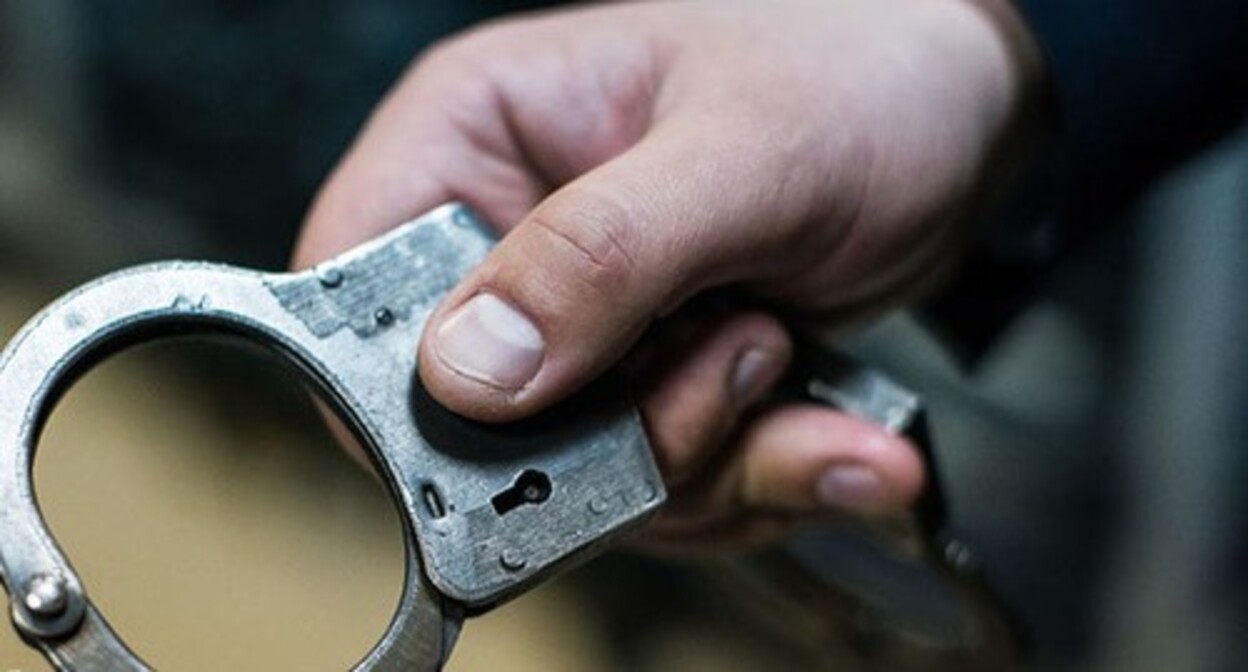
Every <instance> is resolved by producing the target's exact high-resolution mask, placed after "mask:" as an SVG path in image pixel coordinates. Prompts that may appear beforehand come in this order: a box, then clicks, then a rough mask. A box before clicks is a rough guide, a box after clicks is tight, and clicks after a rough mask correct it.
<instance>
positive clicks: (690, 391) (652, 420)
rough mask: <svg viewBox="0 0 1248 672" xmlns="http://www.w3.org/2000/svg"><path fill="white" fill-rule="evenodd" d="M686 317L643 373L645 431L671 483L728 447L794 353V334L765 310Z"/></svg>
mask: <svg viewBox="0 0 1248 672" xmlns="http://www.w3.org/2000/svg"><path fill="white" fill-rule="evenodd" d="M684 319H685V320H687V322H688V323H689V324H687V325H682V327H683V328H678V329H677V331H678V336H676V337H669V338H661V339H659V340H658V341H657V342H656V343H653V344H651V346H650V347H653V348H658V349H659V350H660V351H659V352H657V353H655V354H654V356H652V357H651V359H650V361H649V362H648V363H647V365H646V370H645V371H642V372H641V373H640V377H641V379H642V386H641V392H640V400H639V405H640V407H641V411H642V417H643V418H644V420H645V423H646V430H647V435H648V436H649V437H650V444H651V447H652V449H653V450H654V453H655V456H656V458H657V459H658V462H659V467H660V469H661V470H662V471H663V476H664V480H665V481H666V482H667V483H668V485H669V486H672V487H679V485H680V484H681V483H682V482H683V481H685V480H686V479H687V478H689V476H690V475H691V474H693V473H694V472H696V471H697V470H698V469H699V468H700V467H701V466H702V465H704V464H705V463H707V462H708V460H710V459H711V457H712V456H713V455H714V454H715V453H716V452H717V451H719V450H720V449H721V448H722V447H723V446H724V444H725V442H726V441H727V440H728V439H729V437H730V436H731V435H732V434H733V432H735V431H736V428H737V423H738V421H739V419H740V418H741V416H742V414H743V413H745V412H747V410H748V409H749V408H750V407H751V406H752V405H753V404H755V403H757V402H758V401H759V400H761V399H762V398H763V397H764V395H766V394H767V393H768V392H769V391H770V390H771V388H772V386H773V385H774V384H775V383H776V381H778V380H779V379H780V377H781V376H782V375H783V374H784V371H785V369H786V368H787V367H788V364H789V359H790V357H791V354H792V343H791V342H790V339H789V336H788V334H787V333H786V332H785V330H784V328H783V327H781V326H780V324H779V323H778V322H777V321H776V320H775V318H773V317H771V316H769V315H767V314H765V313H761V312H748V313H736V314H729V315H720V316H718V317H708V318H703V317H702V316H699V315H694V316H688V317H685V318H684ZM690 332H691V333H690ZM647 340H649V339H647Z"/></svg>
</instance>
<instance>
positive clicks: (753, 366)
mask: <svg viewBox="0 0 1248 672" xmlns="http://www.w3.org/2000/svg"><path fill="white" fill-rule="evenodd" d="M774 364H775V355H773V354H772V353H770V352H768V351H766V350H763V349H762V348H751V349H750V350H746V351H745V353H744V354H742V355H741V356H740V357H739V358H738V359H737V364H736V368H735V369H733V371H732V397H733V400H734V401H736V404H737V407H738V408H744V407H746V406H749V405H750V404H752V403H754V402H756V401H758V400H759V399H760V398H761V397H762V396H763V394H764V393H765V392H766V391H767V387H768V386H769V385H770V384H771V383H772V382H773V380H772V378H774V377H775V366H774Z"/></svg>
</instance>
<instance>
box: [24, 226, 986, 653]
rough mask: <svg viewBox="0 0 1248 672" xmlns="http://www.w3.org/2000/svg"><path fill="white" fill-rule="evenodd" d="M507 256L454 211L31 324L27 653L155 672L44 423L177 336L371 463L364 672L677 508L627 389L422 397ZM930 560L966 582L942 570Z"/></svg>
mask: <svg viewBox="0 0 1248 672" xmlns="http://www.w3.org/2000/svg"><path fill="white" fill-rule="evenodd" d="M493 243H494V236H493V234H492V233H491V231H490V229H489V227H487V226H486V225H485V224H484V223H483V222H481V221H480V220H479V219H478V218H477V217H476V216H475V215H474V214H473V213H472V212H471V211H470V210H469V209H468V208H466V207H464V206H462V205H458V204H450V205H445V206H442V207H440V208H437V209H435V210H433V211H431V212H429V213H427V214H425V215H423V216H421V217H419V218H417V219H415V220H413V221H411V222H409V223H407V224H404V225H403V226H401V227H398V228H396V229H394V230H392V231H390V232H388V233H386V234H384V235H382V236H381V237H379V238H377V239H375V240H373V241H371V242H368V243H365V244H363V245H361V246H360V247H357V248H356V249H354V250H351V251H349V252H347V253H345V254H343V255H341V256H339V257H337V258H335V259H333V260H331V261H327V262H325V263H323V264H320V265H319V266H317V267H315V268H313V269H309V270H305V271H301V272H295V273H264V272H257V271H251V270H244V269H239V268H234V267H231V266H226V265H220V264H212V263H202V262H177V261H175V262H161V263H154V264H148V265H144V266H139V267H135V268H132V269H128V270H123V271H120V272H116V273H113V274H110V275H107V276H105V277H102V278H100V279H98V280H95V281H93V282H90V283H88V284H86V285H84V286H82V287H80V288H78V289H75V290H73V291H71V292H70V293H69V294H67V295H66V296H64V297H62V298H61V299H59V300H58V301H56V302H55V303H53V304H52V305H50V306H49V307H47V308H45V309H44V310H43V311H42V312H40V313H39V314H38V315H37V316H35V317H34V318H33V319H32V320H31V321H30V322H29V323H28V324H27V325H26V326H25V327H24V328H23V329H22V330H21V331H20V332H19V333H18V334H17V335H16V336H15V337H14V338H13V339H12V341H11V342H10V343H9V345H8V347H7V348H6V349H5V350H4V352H3V354H2V355H0V579H2V580H3V584H4V587H5V589H6V590H7V591H8V593H9V597H10V605H11V615H12V620H13V623H14V625H15V626H16V628H17V630H18V632H19V634H20V635H21V636H22V638H23V639H24V640H25V641H26V642H27V643H28V644H30V645H31V646H34V647H37V648H38V649H39V650H40V651H42V653H43V654H44V655H45V656H46V658H47V659H48V660H49V661H50V662H51V663H52V664H53V665H54V666H55V667H56V668H57V669H60V670H146V669H149V668H148V667H147V665H146V664H145V663H143V662H142V660H141V659H140V658H139V657H138V656H137V655H136V654H135V653H134V652H132V651H131V650H130V649H128V648H127V647H126V645H125V644H124V643H123V642H122V640H121V639H120V637H119V636H118V635H117V633H116V632H114V631H113V630H112V629H111V628H110V626H109V625H108V623H107V622H106V620H105V619H104V616H103V615H102V614H101V613H100V612H99V610H97V608H96V607H95V606H94V605H93V604H92V602H91V600H90V599H89V598H88V595H87V592H86V589H85V587H84V585H83V582H82V580H81V578H80V577H79V576H78V575H77V574H76V573H75V571H74V569H73V567H72V566H71V564H70V562H69V561H68V559H67V558H66V557H65V555H64V553H63V552H62V551H61V549H60V548H59V547H58V545H57V543H56V541H55V539H54V538H53V536H52V534H51V532H50V531H49V529H48V527H47V525H46V524H45V522H44V521H43V519H42V517H41V515H40V512H39V509H38V505H37V501H36V497H35V492H34V488H33V484H32V472H33V463H34V457H35V450H36V446H37V443H38V440H39V435H40V433H41V430H42V428H43V425H44V422H45V421H46V420H47V418H48V415H49V414H50V412H51V410H52V407H53V406H54V405H55V404H56V402H57V400H58V398H59V396H60V395H61V394H62V393H63V392H64V391H65V390H66V389H68V387H69V386H70V385H71V384H72V383H73V381H74V380H75V379H76V377H78V376H80V375H82V374H83V373H85V372H86V371H87V370H88V369H90V368H91V366H92V365H93V364H95V363H96V362H98V361H100V360H101V359H102V358H104V357H107V356H108V355H110V354H112V353H114V352H116V351H118V350H120V349H122V348H125V347H127V346H130V345H134V344H137V343H140V342H143V341H147V340H152V339H156V338H161V337H166V336H172V335H180V334H194V333H219V334H227V335H233V336H237V337H240V338H243V339H246V340H249V341H254V342H257V343H259V344H262V345H264V346H266V347H268V348H269V349H270V350H272V351H273V352H275V353H276V354H278V355H279V356H280V357H282V358H283V359H285V360H288V361H289V362H291V363H293V364H294V365H295V366H296V367H298V368H299V369H300V370H301V371H302V372H303V373H304V374H306V379H307V380H308V381H309V382H310V383H311V384H312V385H313V386H314V387H316V388H317V389H318V391H319V392H320V394H321V396H322V398H323V399H324V400H325V401H327V402H328V403H330V405H332V406H333V407H334V409H335V410H337V411H338V412H339V414H340V415H341V416H342V417H343V418H344V419H345V420H346V421H347V423H348V424H349V425H350V426H351V428H352V430H353V431H354V433H355V435H356V437H357V438H358V439H359V440H360V441H361V443H362V444H363V445H364V446H365V447H366V448H367V453H368V455H369V458H370V460H371V461H372V463H373V466H374V468H375V469H376V471H377V473H378V474H379V475H380V477H381V478H382V480H383V481H384V483H385V485H386V486H387V488H388V490H389V492H390V494H391V495H392V497H393V500H394V502H395V504H396V506H397V507H398V508H399V511H400V514H401V515H400V518H401V520H402V521H403V530H404V538H405V547H406V551H405V553H406V562H407V569H406V574H405V579H404V585H403V589H402V594H401V598H400V600H399V604H398V607H397V610H396V612H395V614H394V616H393V618H392V620H391V622H390V624H389V626H388V628H387V630H386V632H385V633H384V635H383V636H382V637H381V639H380V641H379V642H378V643H377V644H376V645H375V646H374V648H373V649H372V651H370V652H369V653H368V654H367V656H365V658H364V659H363V660H362V661H360V662H359V663H358V664H357V665H356V666H355V668H354V669H356V670H438V669H440V668H441V667H442V665H443V664H444V663H445V661H446V660H447V657H448V656H449V655H450V652H451V649H452V647H453V646H454V643H455V640H456V638H457V636H458V633H459V631H460V627H461V624H462V623H463V620H464V619H465V617H468V616H472V615H475V614H478V613H481V612H484V611H486V610H488V609H489V608H491V607H493V606H495V605H497V604H499V603H501V602H503V601H505V600H507V599H509V598H511V597H513V596H516V595H518V594H520V593H522V592H524V591H526V590H528V589H529V588H532V587H533V586H534V585H536V584H537V583H539V582H541V581H542V580H544V579H545V578H548V577H549V576H550V575H551V574H552V573H554V572H556V571H557V570H559V569H561V568H566V567H568V566H570V565H573V564H575V563H578V562H581V561H584V560H585V559H587V558H589V557H592V555H594V554H595V553H596V552H598V551H599V550H601V549H602V548H604V546H605V545H607V544H609V542H610V541H611V540H613V539H615V538H617V537H619V536H620V535H621V534H622V533H624V532H626V531H628V530H630V529H632V528H634V527H636V526H638V525H639V524H641V523H642V522H644V521H645V520H646V519H647V517H649V516H650V515H651V514H653V513H654V512H655V511H656V510H657V509H658V508H659V507H660V506H661V505H662V504H663V502H664V499H665V496H666V495H665V490H664V487H663V481H662V478H661V476H660V474H659V471H658V469H657V467H656V465H655V462H654V459H653V456H652V455H651V452H650V448H649V444H648V443H647V439H646V434H645V431H644V428H643V426H642V423H641V419H640V417H639V415H638V413H637V411H636V410H635V408H633V406H632V405H631V403H630V402H629V400H628V395H627V394H626V392H625V391H624V389H623V385H622V384H621V383H620V381H619V380H617V379H615V378H612V377H610V376H608V377H605V378H603V379H601V380H599V381H597V382H596V383H594V384H593V385H591V386H590V387H589V388H588V389H586V390H584V391H582V392H580V393H578V394H577V395H575V396H574V397H573V398H572V399H570V400H569V401H566V402H563V403H562V404H561V405H558V406H556V407H554V408H552V409H549V410H548V411H545V412H543V413H542V414H540V415H539V416H537V417H534V418H531V419H529V420H525V421H521V422H518V423H512V424H508V425H503V426H499V425H487V424H481V423H476V422H472V421H469V420H467V419H465V418H462V417H460V416H457V415H455V414H453V413H451V412H449V411H448V410H446V409H444V408H443V407H441V406H440V405H439V404H437V403H436V402H435V401H433V399H432V398H431V397H430V396H429V394H428V393H427V392H426V391H425V390H424V389H423V387H422V386H421V384H420V378H419V376H418V375H417V364H416V358H415V356H414V351H415V344H416V343H417V341H418V339H419V336H420V334H421V331H422V329H423V327H424V324H425V321H426V319H427V318H428V316H429V314H430V311H431V310H432V309H433V308H434V307H435V305H436V304H437V302H438V300H439V299H440V298H441V297H442V296H443V294H445V293H446V292H447V291H448V290H449V289H451V288H452V287H453V286H454V285H455V284H456V283H457V282H458V281H459V279H460V278H462V277H464V276H465V275H466V274H467V273H468V272H469V270H470V269H472V268H473V267H474V266H475V265H477V264H478V263H479V262H480V261H481V260H482V259H484V257H485V255H486V254H487V253H488V251H489V250H490V248H491V247H492V245H493ZM824 357H832V358H833V359H832V360H829V361H830V362H831V365H830V366H829V365H826V363H825V365H823V366H822V369H823V371H824V372H825V374H826V375H823V376H818V375H816V376H812V377H811V378H810V379H809V381H808V385H807V386H806V387H807V389H806V393H807V394H808V396H809V398H811V399H814V400H818V401H822V402H823V403H828V404H831V405H834V406H837V407H840V408H842V409H843V410H845V411H846V412H849V413H851V414H855V415H859V416H862V417H865V418H868V419H872V420H875V421H878V422H880V423H881V424H883V425H884V426H885V427H887V428H889V429H890V430H892V431H897V432H904V431H907V429H908V428H911V427H912V425H914V423H915V422H916V421H921V408H920V405H919V404H918V398H917V397H916V396H915V395H913V394H911V393H909V392H907V391H905V390H904V389H903V388H900V387H899V386H897V385H896V384H894V383H892V382H891V381H889V380H888V379H887V378H885V377H883V376H881V375H879V374H877V373H874V372H870V371H867V370H865V369H861V368H859V367H856V366H855V365H853V364H851V363H849V361H848V360H844V359H842V358H839V356H836V355H832V354H826V355H824ZM929 466H930V462H929ZM930 492H932V493H934V495H931V496H935V497H937V498H938V497H939V493H938V491H936V490H931V491H930ZM929 497H930V496H929ZM941 508H942V507H941V504H940V503H939V502H928V503H927V504H926V505H924V506H923V507H921V508H920V511H927V512H929V513H927V514H923V515H919V516H918V517H917V518H916V520H918V521H919V523H918V524H919V525H920V527H921V529H922V530H923V531H924V534H923V535H922V538H923V539H925V540H928V541H931V542H932V543H936V542H937V535H938V529H939V527H940V525H941V524H942V522H943V521H942V520H940V517H941V515H942V514H941V511H940V510H941ZM924 516H927V517H929V518H933V519H932V520H923V518H924ZM933 516H934V517H933ZM924 548H927V546H924ZM939 548H943V546H940V547H939ZM923 555H924V558H925V559H927V560H931V561H934V562H937V563H946V564H947V565H948V568H949V569H950V571H951V572H953V574H955V575H956V574H958V573H959V572H960V571H961V570H960V569H959V568H958V563H956V562H952V561H949V560H950V559H949V558H946V556H945V554H944V552H943V551H938V552H937V553H936V555H934V556H931V557H930V558H929V557H928V555H930V554H927V553H926V552H924V553H923Z"/></svg>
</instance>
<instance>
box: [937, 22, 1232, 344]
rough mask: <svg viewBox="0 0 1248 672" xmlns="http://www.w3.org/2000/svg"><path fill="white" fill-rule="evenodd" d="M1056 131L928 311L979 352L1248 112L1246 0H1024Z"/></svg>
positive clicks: (959, 340)
mask: <svg viewBox="0 0 1248 672" xmlns="http://www.w3.org/2000/svg"><path fill="white" fill-rule="evenodd" d="M1017 4H1018V6H1019V9H1020V10H1021V11H1022V13H1023V15H1024V18H1025V20H1026V21H1027V24H1028V26H1029V27H1030V29H1031V31H1032V34H1033V35H1034V36H1035V39H1036V41H1037V42H1038V44H1039V45H1040V49H1041V52H1042V54H1043V56H1044V59H1045V62H1046V68H1047V72H1048V80H1049V85H1050V87H1051V89H1050V91H1049V92H1048V94H1049V95H1048V96H1047V102H1048V104H1049V105H1050V106H1051V108H1052V109H1051V110H1050V111H1049V112H1050V114H1051V122H1052V123H1051V126H1052V128H1051V134H1050V137H1049V139H1048V141H1047V143H1046V146H1045V147H1044V148H1043V149H1042V151H1041V152H1039V155H1040V156H1039V157H1038V159H1037V165H1036V166H1035V169H1034V170H1033V171H1032V174H1031V176H1030V178H1029V179H1028V180H1026V183H1025V184H1024V186H1023V187H1022V188H1021V189H1020V190H1019V193H1017V194H1016V195H1015V197H1014V198H1013V199H1012V200H1011V201H1010V202H1009V203H1008V204H1007V205H1006V207H1005V208H1003V210H1002V211H1001V212H999V213H997V214H996V215H995V216H994V217H993V218H992V220H991V221H990V222H989V223H988V225H987V226H986V227H985V229H984V233H983V236H982V238H981V240H980V241H979V245H978V247H977V248H976V249H975V250H974V251H973V252H972V254H971V257H970V259H969V260H968V263H967V264H966V266H965V268H964V272H963V274H962V277H961V278H959V279H958V280H957V281H955V282H954V283H953V285H952V286H951V287H950V288H949V289H948V290H946V291H945V292H943V293H942V294H941V295H940V296H938V297H937V298H936V300H934V301H933V302H932V303H931V304H930V305H929V306H927V308H926V310H925V312H926V314H927V315H928V317H929V318H931V319H932V321H933V322H934V323H935V325H936V326H937V328H938V329H940V330H941V331H944V332H945V333H946V335H948V336H950V337H951V340H952V341H953V342H955V343H956V344H958V345H959V346H960V347H961V348H963V349H964V350H965V352H966V354H970V355H973V354H974V353H976V352H978V351H981V350H982V349H983V348H984V347H985V346H986V345H987V344H988V343H990V342H991V340H992V338H994V337H995V335H996V334H997V333H998V332H999V331H1000V330H1001V329H1002V328H1003V327H1004V326H1005V324H1007V323H1008V321H1009V320H1010V318H1012V317H1013V315H1014V314H1015V312H1016V311H1018V310H1019V308H1020V306H1023V305H1025V304H1026V302H1027V300H1028V299H1029V298H1030V297H1031V295H1032V294H1033V293H1034V292H1035V290H1036V288H1037V287H1038V286H1039V285H1040V283H1041V282H1042V281H1043V279H1044V277H1045V274H1046V273H1045V272H1046V271H1047V270H1048V269H1049V268H1050V267H1052V266H1053V265H1054V264H1055V263H1056V262H1057V261H1058V260H1060V258H1061V257H1062V256H1063V254H1064V253H1065V252H1067V251H1068V250H1069V249H1070V248H1071V247H1073V246H1074V245H1076V244H1077V243H1078V241H1079V240H1080V239H1081V238H1082V237H1084V236H1087V235H1088V234H1090V233H1091V232H1093V231H1094V230H1096V229H1097V228H1100V227H1102V226H1104V225H1105V224H1106V223H1108V222H1112V221H1114V220H1115V219H1117V218H1118V217H1117V216H1118V215H1119V214H1120V213H1121V211H1122V210H1123V209H1124V208H1125V207H1126V206H1128V205H1130V204H1131V202H1132V201H1133V200H1134V199H1135V198H1136V197H1137V196H1138V195H1139V194H1140V193H1141V191H1142V190H1143V189H1144V188H1145V187H1147V186H1148V185H1149V184H1150V183H1151V182H1152V181H1154V180H1155V179H1156V178H1157V177H1158V176H1159V175H1160V174H1161V173H1162V172H1164V171H1165V170H1166V169H1167V168H1169V167H1171V166H1173V165H1175V164H1176V163H1179V162H1180V161H1182V160H1183V159H1184V158H1186V157H1188V156H1190V155H1192V154H1193V153H1195V152H1196V151H1198V150H1200V149H1201V148H1203V147H1205V146H1206V145H1208V144H1210V143H1211V142H1212V141H1213V140H1215V139H1217V138H1218V137H1220V136H1222V135H1225V134H1227V133H1228V132H1229V131H1231V130H1233V129H1234V128H1235V127H1236V126H1237V125H1238V124H1239V123H1241V122H1242V121H1243V119H1244V117H1245V112H1246V111H1248V0H1018V3H1017Z"/></svg>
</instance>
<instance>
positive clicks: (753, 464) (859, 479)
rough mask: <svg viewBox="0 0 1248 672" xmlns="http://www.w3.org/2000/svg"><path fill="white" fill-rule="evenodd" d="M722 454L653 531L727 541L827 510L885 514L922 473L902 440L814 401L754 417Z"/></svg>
mask: <svg viewBox="0 0 1248 672" xmlns="http://www.w3.org/2000/svg"><path fill="white" fill-rule="evenodd" d="M727 454H728V455H730V456H731V457H729V458H728V459H727V460H726V463H725V464H724V465H723V466H722V467H721V468H720V469H718V470H708V471H707V472H705V477H704V478H703V479H701V480H700V481H699V482H697V483H691V484H689V485H688V486H687V487H685V488H683V489H681V490H677V491H675V492H673V493H672V500H673V501H672V502H670V503H669V507H668V511H666V512H664V513H663V514H661V517H660V518H659V519H658V520H657V521H656V524H655V525H654V526H653V527H652V529H651V535H652V536H653V537H655V538H656V539H660V540H663V541H665V542H667V543H669V544H670V543H683V542H690V543H693V542H697V543H705V542H707V541H709V540H710V539H716V538H718V539H723V540H734V541H735V540H740V539H743V538H745V539H758V538H760V537H766V536H767V535H768V534H771V533H772V532H776V533H778V532H781V531H783V530H786V529H789V528H790V527H792V526H793V525H795V524H798V523H801V522H803V521H805V522H811V521H817V520H821V519H826V518H828V517H836V516H851V517H856V518H868V519H870V518H885V517H889V516H893V515H897V514H901V513H902V512H904V511H905V510H906V509H907V508H908V507H909V506H910V505H911V504H913V502H914V501H915V499H916V498H917V497H918V495H919V493H920V492H921V491H922V489H923V484H924V480H925V474H924V470H923V463H922V460H921V459H920V458H919V455H918V452H917V451H916V450H915V449H914V447H913V446H911V445H910V443H909V442H908V441H906V440H904V439H902V438H900V437H898V436H895V435H893V434H890V433H889V432H887V431H885V430H884V429H883V428H881V427H879V426H878V425H875V424H872V423H869V422H866V421H864V420H860V419H857V418H853V417H850V416H847V415H845V414H843V413H839V412H837V411H833V410H830V409H828V408H825V407H821V406H814V405H789V406H783V407H779V408H776V409H773V410H770V411H767V412H765V413H763V414H761V415H759V416H757V417H756V418H754V419H753V421H752V422H751V423H750V425H749V426H748V427H747V428H746V429H745V430H744V431H743V432H742V433H741V435H740V439H739V441H738V443H737V445H736V446H735V447H733V449H732V450H731V451H730V452H728V453H727Z"/></svg>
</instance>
